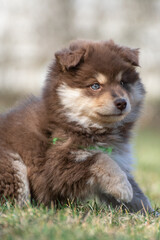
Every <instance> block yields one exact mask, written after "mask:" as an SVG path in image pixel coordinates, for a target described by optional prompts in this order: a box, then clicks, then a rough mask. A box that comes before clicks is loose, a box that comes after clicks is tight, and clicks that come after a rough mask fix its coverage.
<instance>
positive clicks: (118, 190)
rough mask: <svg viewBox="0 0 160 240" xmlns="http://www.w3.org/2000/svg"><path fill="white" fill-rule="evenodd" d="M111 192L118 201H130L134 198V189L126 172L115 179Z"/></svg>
mask: <svg viewBox="0 0 160 240" xmlns="http://www.w3.org/2000/svg"><path fill="white" fill-rule="evenodd" d="M113 183H114V184H112V189H111V192H110V194H111V195H112V196H113V197H115V198H116V200H117V201H123V202H126V203H128V202H130V201H131V200H132V198H133V189H132V186H131V184H130V183H129V181H128V179H127V176H126V175H125V174H123V175H121V176H119V177H116V178H115V180H114V181H113Z"/></svg>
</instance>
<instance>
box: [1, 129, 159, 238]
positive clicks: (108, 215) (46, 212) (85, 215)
mask: <svg viewBox="0 0 160 240" xmlns="http://www.w3.org/2000/svg"><path fill="white" fill-rule="evenodd" d="M135 148H136V151H137V153H136V155H137V156H138V159H139V162H138V166H137V170H136V172H135V176H136V179H137V181H138V182H139V183H140V185H141V187H142V189H143V190H144V192H145V193H146V194H147V195H148V196H149V198H150V199H151V202H152V205H153V206H154V207H156V208H157V207H160V168H158V166H159V160H160V157H159V156H160V136H159V133H157V132H153V131H147V132H146V131H144V132H143V133H141V134H140V135H139V137H138V138H137V140H136V146H135ZM0 239H2V240H12V239H16V240H18V239H23V240H30V239H37V240H48V239H56V240H57V239H58V240H72V239H74V240H75V239H79V240H81V239H82V240H84V239H86V240H91V239H92V240H103V239H116V240H122V239H123V240H129V239H136V240H138V239H139V240H143V239H145V240H146V239H156V240H160V218H155V217H154V216H152V215H147V216H142V215H139V214H129V213H123V212H122V210H121V209H118V210H114V209H112V208H107V207H106V206H104V205H103V206H102V205H100V204H99V205H98V204H97V203H96V202H95V201H91V202H87V203H85V204H82V203H79V204H77V205H74V204H72V203H68V205H66V206H61V207H58V209H55V208H51V209H47V208H45V207H43V206H40V207H37V206H32V205H31V204H30V203H28V205H27V206H25V207H24V208H23V209H20V208H18V207H17V206H16V207H13V206H12V205H10V204H8V203H7V204H6V205H5V206H1V207H0Z"/></svg>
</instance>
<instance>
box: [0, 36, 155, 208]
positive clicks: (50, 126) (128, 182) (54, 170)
mask: <svg viewBox="0 0 160 240" xmlns="http://www.w3.org/2000/svg"><path fill="white" fill-rule="evenodd" d="M137 66H139V63H138V49H130V48H127V47H121V46H118V45H116V44H115V43H114V42H113V41H108V42H105V41H104V42H92V41H75V42H73V43H72V44H71V45H70V47H69V48H65V49H63V50H62V51H59V52H57V53H56V54H55V60H54V62H53V63H52V65H51V66H50V69H49V74H48V77H47V79H46V83H45V87H44V89H43V91H42V95H41V97H39V98H31V99H30V100H28V101H27V102H25V103H23V104H21V105H20V106H19V107H18V108H16V109H14V110H11V111H10V112H8V113H6V114H4V115H1V116H0V198H1V202H2V203H3V202H4V201H5V200H6V199H10V200H12V199H13V200H14V201H16V202H18V204H19V205H23V204H24V203H25V201H26V200H27V199H28V198H29V196H30V195H31V197H32V198H33V199H34V200H35V201H37V202H38V203H43V204H45V205H50V203H51V202H52V201H53V202H55V203H56V201H60V202H62V203H63V202H65V201H66V200H68V199H70V200H76V199H81V200H83V199H86V198H88V197H90V196H94V195H96V196H98V197H99V198H100V199H101V200H102V201H105V202H106V204H112V205H113V206H117V205H119V204H120V203H121V202H122V203H124V205H125V206H126V207H127V208H128V209H129V210H130V211H134V212H137V211H140V210H142V209H143V210H144V209H145V210H146V211H149V212H152V211H153V209H152V207H151V205H150V202H149V200H148V199H147V197H146V196H145V195H144V194H143V192H142V191H141V189H140V188H139V186H138V185H137V183H136V182H135V180H134V178H133V176H132V173H131V170H132V169H131V166H132V159H133V157H132V151H131V146H130V143H129V142H130V138H131V133H132V129H133V126H134V125H135V122H136V120H137V119H138V118H139V114H140V110H141V107H142V103H143V98H144V95H145V90H144V87H143V84H142V83H141V80H140V77H139V74H138V73H137V72H136V67H137Z"/></svg>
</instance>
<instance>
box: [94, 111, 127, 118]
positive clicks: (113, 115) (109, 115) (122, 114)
mask: <svg viewBox="0 0 160 240" xmlns="http://www.w3.org/2000/svg"><path fill="white" fill-rule="evenodd" d="M97 114H98V115H99V116H100V117H120V116H124V115H125V114H124V113H117V114H102V113H98V112H97Z"/></svg>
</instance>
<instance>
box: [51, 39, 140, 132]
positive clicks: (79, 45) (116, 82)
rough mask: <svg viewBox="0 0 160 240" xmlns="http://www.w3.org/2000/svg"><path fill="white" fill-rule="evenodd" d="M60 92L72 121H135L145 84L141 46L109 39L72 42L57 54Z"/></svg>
mask: <svg viewBox="0 0 160 240" xmlns="http://www.w3.org/2000/svg"><path fill="white" fill-rule="evenodd" d="M55 56H56V64H55V66H56V71H57V72H58V84H57V89H56V91H57V95H58V98H59V101H60V103H61V106H62V108H63V113H64V114H65V116H66V117H67V119H68V121H69V122H76V123H77V124H79V125H81V126H83V127H90V126H92V127H97V128H102V127H104V126H107V125H109V124H112V123H121V122H124V121H135V118H136V111H137V112H138V109H139V107H140V105H141V102H142V100H143V96H144V93H145V92H144V88H143V85H142V83H141V81H140V79H139V74H138V73H137V72H136V69H135V68H136V67H137V66H138V65H139V63H138V49H130V48H127V47H120V46H118V45H116V44H115V43H114V42H113V41H109V42H89V41H76V42H73V43H72V44H71V45H70V47H69V48H68V49H64V50H62V51H59V52H57V53H56V54H55Z"/></svg>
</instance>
